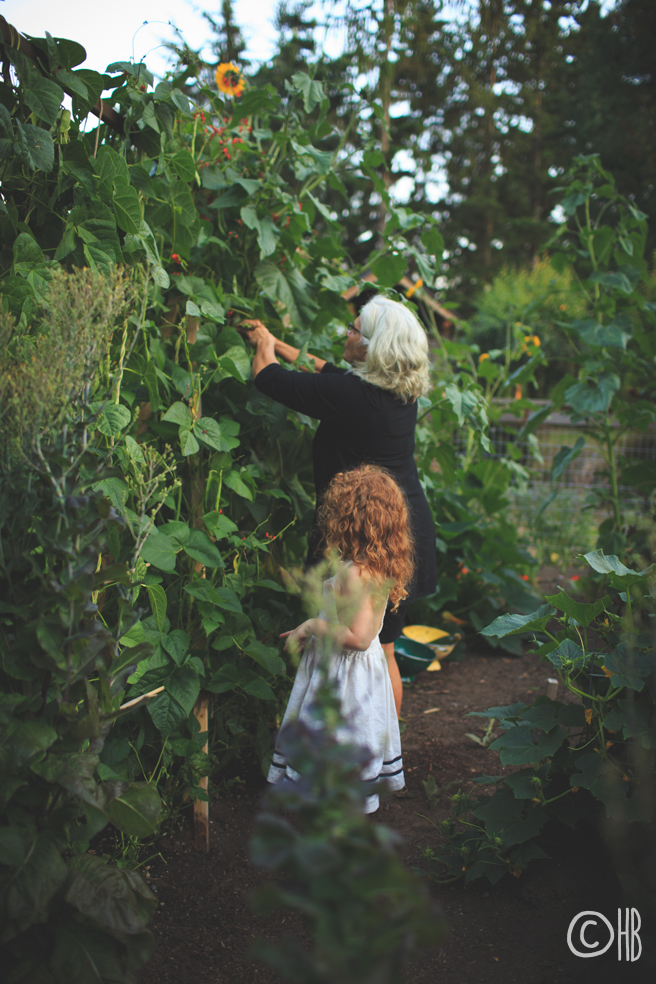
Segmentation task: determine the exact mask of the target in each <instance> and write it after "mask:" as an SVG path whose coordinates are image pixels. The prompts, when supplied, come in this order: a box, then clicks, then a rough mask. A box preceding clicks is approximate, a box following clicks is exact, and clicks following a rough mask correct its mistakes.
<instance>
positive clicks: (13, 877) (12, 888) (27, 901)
mask: <svg viewBox="0 0 656 984" xmlns="http://www.w3.org/2000/svg"><path fill="white" fill-rule="evenodd" d="M67 874H68V870H67V868H66V864H65V862H64V861H63V859H62V857H61V854H60V847H59V846H58V845H57V843H56V842H55V840H54V838H53V837H52V833H51V830H49V829H47V830H42V831H41V832H40V833H39V834H37V835H35V836H34V835H32V836H31V837H30V838H29V840H27V838H26V844H25V854H24V859H23V860H22V861H20V862H19V864H18V865H17V866H14V867H13V868H12V869H11V870H10V872H7V873H5V877H4V878H3V882H4V884H2V902H3V905H2V909H3V915H4V917H5V918H4V919H3V922H5V923H6V920H7V918H9V919H10V920H16V921H18V922H19V923H20V925H21V929H22V930H23V931H25V930H26V929H27V928H28V927H29V926H31V925H33V924H34V923H45V922H46V921H47V920H48V917H49V913H48V907H49V903H50V901H51V899H52V898H53V897H54V895H55V893H56V892H57V891H58V890H59V889H60V888H61V886H62V885H63V883H64V882H65V881H66V877H67ZM6 929H9V926H6Z"/></svg>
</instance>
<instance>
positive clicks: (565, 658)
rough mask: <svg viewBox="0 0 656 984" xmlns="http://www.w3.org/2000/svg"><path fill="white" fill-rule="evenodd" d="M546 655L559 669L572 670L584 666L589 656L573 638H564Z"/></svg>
mask: <svg viewBox="0 0 656 984" xmlns="http://www.w3.org/2000/svg"><path fill="white" fill-rule="evenodd" d="M546 656H547V659H548V660H549V662H550V663H551V664H552V665H553V666H555V667H556V668H557V669H559V670H562V669H565V670H570V669H573V668H574V667H577V666H582V665H583V664H584V663H585V661H586V658H587V657H586V655H585V653H584V652H583V650H582V649H581V647H580V646H578V645H577V644H576V643H575V642H574V640H573V639H563V641H562V642H561V643H559V645H558V646H557V647H556V648H555V649H552V650H551V651H550V652H548V653H547V654H546Z"/></svg>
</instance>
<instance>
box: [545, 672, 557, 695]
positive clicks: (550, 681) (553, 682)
mask: <svg viewBox="0 0 656 984" xmlns="http://www.w3.org/2000/svg"><path fill="white" fill-rule="evenodd" d="M557 693H558V680H557V679H556V678H555V677H547V697H548V698H549V699H550V700H555V699H556V694H557Z"/></svg>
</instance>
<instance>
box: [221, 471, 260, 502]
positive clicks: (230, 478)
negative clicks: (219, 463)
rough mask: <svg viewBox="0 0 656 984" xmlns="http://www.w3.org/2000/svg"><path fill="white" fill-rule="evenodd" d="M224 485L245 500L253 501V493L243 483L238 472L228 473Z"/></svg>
mask: <svg viewBox="0 0 656 984" xmlns="http://www.w3.org/2000/svg"><path fill="white" fill-rule="evenodd" d="M223 484H224V485H227V486H228V488H229V489H232V491H233V492H236V493H237V495H240V496H241V497H242V498H243V499H248V500H249V502H252V501H253V493H252V492H251V490H250V489H249V487H248V486H247V485H245V484H244V482H242V480H241V478H240V477H239V475H238V474H237V472H234V471H231V472H228V474H227V475H224V477H223Z"/></svg>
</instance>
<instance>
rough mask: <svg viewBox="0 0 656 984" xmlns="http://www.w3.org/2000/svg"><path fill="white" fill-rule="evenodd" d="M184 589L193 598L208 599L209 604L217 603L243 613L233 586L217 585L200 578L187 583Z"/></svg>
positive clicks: (220, 606) (218, 605) (221, 606)
mask: <svg viewBox="0 0 656 984" xmlns="http://www.w3.org/2000/svg"><path fill="white" fill-rule="evenodd" d="M184 590H185V591H186V592H187V594H190V595H191V596H192V598H198V600H199V601H206V602H208V603H209V604H212V605H216V606H217V607H218V608H224V609H225V610H226V611H228V612H236V613H238V614H241V610H242V608H241V604H240V602H239V598H238V597H237V595H236V594H235V592H234V591H233V590H232V588H219V587H215V586H214V585H213V584H210V583H209V581H206V580H205V578H199V579H198V580H197V581H193V582H192V583H191V584H185V586H184Z"/></svg>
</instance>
